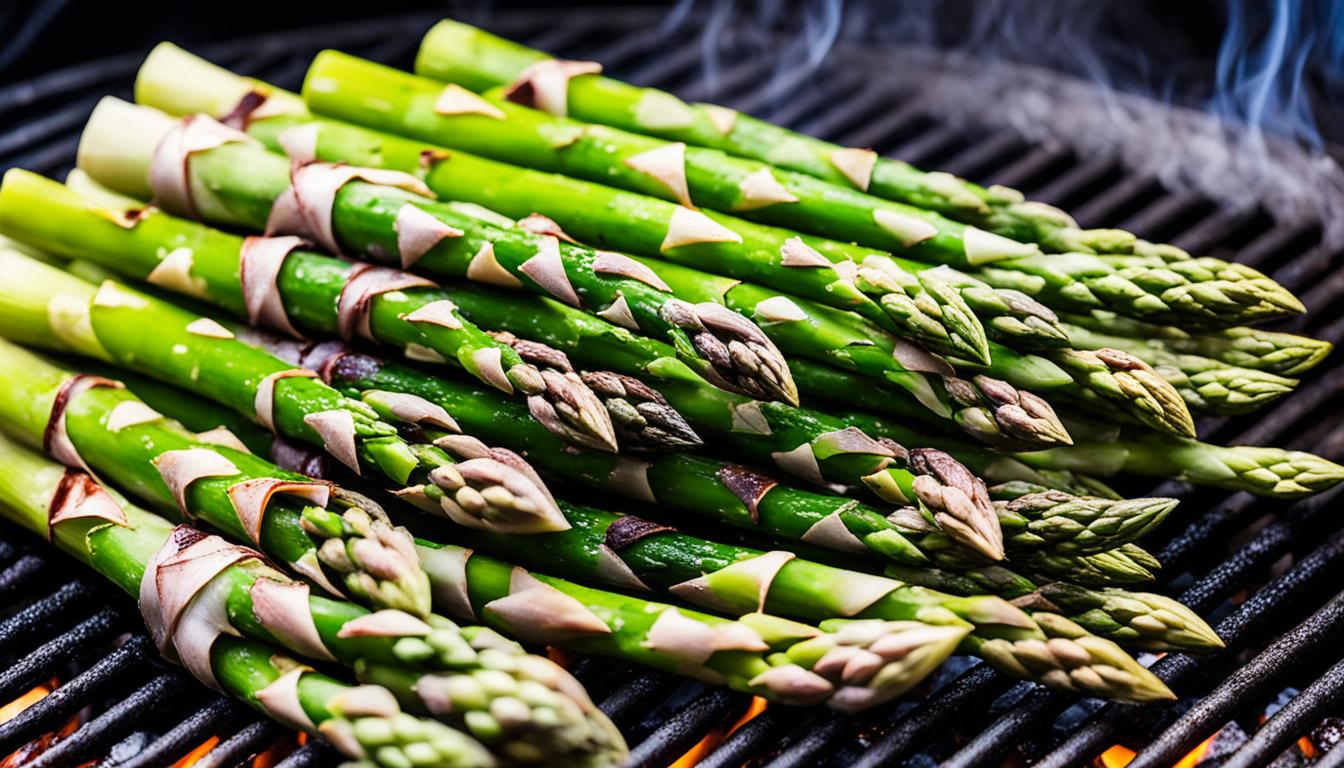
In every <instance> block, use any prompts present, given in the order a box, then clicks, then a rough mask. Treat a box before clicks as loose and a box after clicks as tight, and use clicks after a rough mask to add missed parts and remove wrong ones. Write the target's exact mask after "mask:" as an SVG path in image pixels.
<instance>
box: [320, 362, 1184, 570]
mask: <svg viewBox="0 0 1344 768" xmlns="http://www.w3.org/2000/svg"><path fill="white" fill-rule="evenodd" d="M294 354H295V355H296V356H295V357H294V358H293V360H295V361H301V362H302V363H303V364H304V365H307V366H309V367H311V368H314V369H316V370H319V371H321V372H322V374H323V376H324V377H326V379H327V380H328V382H329V383H331V384H332V385H333V386H336V387H337V388H339V389H340V390H341V391H343V392H346V393H347V394H349V395H351V396H359V395H360V394H361V393H370V392H372V393H377V392H380V391H393V392H405V393H408V394H414V395H416V396H418V397H422V398H424V399H426V400H428V401H430V402H432V403H435V404H437V405H440V406H442V407H443V408H444V409H445V410H447V411H448V412H449V413H451V414H452V415H453V417H454V418H455V419H457V420H458V421H459V423H461V424H463V425H464V428H465V429H467V430H468V431H470V432H472V433H473V434H477V435H482V436H485V437H488V438H489V439H491V440H495V441H500V442H502V443H503V444H506V445H508V446H510V447H512V448H514V449H516V450H519V451H524V452H526V453H527V454H528V455H530V456H532V457H534V458H533V461H534V463H535V464H536V465H537V466H538V467H539V468H541V469H542V470H543V471H545V472H548V473H550V474H552V475H555V476H557V477H564V478H569V479H573V480H578V481H580V482H583V483H585V484H588V485H592V486H595V487H600V488H607V489H611V490H615V491H617V492H619V493H624V494H626V495H631V496H633V497H634V498H641V499H643V500H645V501H648V500H650V499H652V500H654V501H656V502H657V503H659V504H661V505H664V506H668V507H671V508H675V509H682V510H685V511H687V512H691V513H694V514H712V515H713V516H715V517H717V518H718V519H720V520H722V521H724V522H728V523H730V524H734V525H739V526H742V527H746V528H748V529H755V530H759V531H761V532H766V533H768V534H769V535H771V536H772V537H775V538H777V539H794V540H799V541H803V542H807V543H811V544H817V545H820V546H822V547H829V548H836V549H840V550H841V551H857V552H860V553H862V552H865V551H866V552H870V553H876V554H879V555H882V556H884V557H887V558H889V559H892V560H895V561H897V562H904V563H910V564H922V563H925V562H927V561H928V560H930V559H932V560H934V561H947V560H946V558H948V557H951V558H953V559H952V560H951V561H950V562H963V561H964V560H965V559H966V557H967V556H968V554H969V555H970V556H971V558H972V559H973V560H975V561H976V562H979V560H978V558H979V557H980V556H979V555H978V554H976V553H973V552H971V553H968V552H967V550H965V549H964V548H962V547H961V546H960V545H958V544H956V543H954V542H952V541H948V542H946V543H941V542H939V543H936V542H935V541H934V537H935V536H936V535H937V534H938V531H937V529H936V528H934V527H933V526H931V525H929V524H928V523H927V522H926V521H924V520H923V518H922V517H920V518H919V522H918V523H917V524H916V525H914V526H908V527H907V528H906V529H904V530H903V529H902V528H901V525H902V524H905V523H906V522H907V521H905V520H903V519H897V518H896V517H892V518H890V519H889V518H887V517H884V516H883V514H882V513H881V512H879V511H878V510H876V509H873V508H871V507H869V506H867V505H864V504H862V503H860V502H858V501H854V500H847V499H841V498H837V497H834V496H828V495H821V494H816V493H810V492H807V491H803V490H800V489H797V488H792V487H789V486H786V485H781V484H779V483H777V482H776V481H775V480H774V479H773V478H771V477H769V476H768V475H766V474H764V473H761V472H758V471H756V470H751V469H748V468H746V467H741V466H738V465H734V464H731V463H728V462H720V461H712V460H709V459H703V458H700V457H694V456H667V457H656V458H654V459H652V460H650V461H647V462H644V464H645V465H646V466H645V467H644V468H643V470H642V471H643V473H644V478H645V479H646V480H647V485H643V484H638V485H636V484H628V483H623V482H620V481H621V480H622V479H623V473H621V472H620V471H619V468H620V467H621V466H622V465H623V464H625V465H626V466H628V463H624V462H621V461H620V460H612V459H611V458H610V457H607V456H604V455H601V454H597V453H591V452H587V453H577V452H573V451H571V452H565V453H562V452H561V451H559V450H558V447H559V446H558V445H557V441H556V440H555V439H554V438H553V437H552V436H550V435H548V434H546V433H545V432H544V431H542V430H540V429H536V428H532V429H526V430H520V429H518V428H517V427H516V426H514V425H516V423H517V421H516V418H515V413H516V411H517V410H518V409H517V407H516V406H514V405H513V404H512V403H509V402H507V401H506V400H503V399H502V398H498V397H493V396H490V395H488V394H487V393H485V392H482V391H481V390H480V389H479V388H477V387H471V386H469V385H466V384H460V383H457V382H454V381H451V380H448V379H444V378H441V377H438V378H436V377H431V376H427V375H425V374H423V373H420V372H418V371H416V370H414V369H412V368H409V367H406V366H402V365H398V364H396V363H393V362H387V361H383V360H379V359H378V358H376V357H373V356H371V355H367V354H364V353H360V352H356V351H353V350H349V349H343V348H338V347H335V346H332V345H318V346H315V347H311V348H309V349H307V350H296V351H295V352H294ZM366 397H367V395H366ZM646 493H648V494H651V496H649V495H645V494H646ZM1174 505H1175V503H1174V501H1172V500H1169V499H1144V500H1133V501H1126V502H1118V503H1117V502H1109V501H1106V500H1094V499H1078V498H1075V497H1071V496H1068V495H1066V494H1048V495H1044V496H1042V495H1040V494H1030V495H1028V497H1026V498H1019V499H1018V500H1015V501H1013V502H1011V503H1009V504H997V505H996V508H997V509H998V511H999V520H1000V522H1001V524H1002V523H1003V521H1005V519H1006V520H1007V521H1008V525H1009V526H1011V528H1012V532H1013V533H1012V536H1011V537H1008V538H1006V539H1005V545H1006V546H1007V547H1008V548H1009V549H1010V550H1011V549H1014V548H1017V547H1024V548H1037V547H1040V546H1052V547H1054V546H1058V547H1062V548H1063V549H1064V550H1071V551H1089V552H1091V551H1098V550H1102V549H1107V548H1110V547H1113V546H1117V545H1119V544H1121V543H1126V542H1129V541H1132V540H1134V539H1136V538H1138V537H1139V536H1141V535H1142V534H1143V533H1145V532H1147V531H1148V530H1150V529H1151V528H1152V527H1153V526H1155V525H1156V524H1157V522H1159V521H1160V520H1161V519H1162V518H1163V517H1165V516H1166V514H1167V513H1168V512H1170V510H1171V508H1172V507H1174ZM916 514H918V513H916ZM837 524H838V525H837ZM907 531H908V532H909V533H910V534H913V535H915V537H914V538H908V537H907V536H906V535H903V534H905V533H906V532H907ZM832 534H835V535H834V536H832ZM944 538H946V537H944ZM921 550H922V551H921ZM948 550H955V551H948Z"/></svg>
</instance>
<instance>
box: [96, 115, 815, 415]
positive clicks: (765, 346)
mask: <svg viewBox="0 0 1344 768" xmlns="http://www.w3.org/2000/svg"><path fill="white" fill-rule="evenodd" d="M198 120H207V122H206V123H204V124H201V123H198V122H197V121H198ZM146 125H148V127H146ZM220 130H227V129H222V128H221V127H219V126H218V124H213V127H212V124H211V123H209V122H208V119H207V118H195V117H190V118H185V119H184V120H183V121H181V122H180V123H179V122H177V121H173V120H171V119H168V118H166V117H165V116H163V115H162V114H161V113H157V112H155V111H153V110H151V109H149V108H147V107H138V108H137V107H131V106H130V105H127V104H125V103H124V102H117V101H114V100H111V101H105V102H104V103H103V104H102V105H100V107H99V108H98V109H97V110H96V111H95V114H94V115H93V116H92V117H91V118H90V121H89V124H88V127H87V130H86V131H85V133H84V137H83V139H82V141H81V143H80V163H81V167H84V168H87V169H92V173H93V176H94V177H95V178H96V179H97V180H99V181H101V182H105V183H108V184H109V185H111V186H113V187H114V188H116V189H117V190H118V191H120V192H124V193H129V194H131V195H135V196H138V197H149V196H150V194H151V193H157V194H158V195H159V196H163V190H162V189H157V190H156V189H154V188H153V183H152V182H153V180H154V178H155V176H154V174H155V173H156V171H155V170H154V168H156V167H158V166H156V165H155V163H156V162H157V161H155V160H154V157H155V154H156V152H157V151H158V149H157V148H158V147H159V146H160V144H161V142H162V141H163V140H164V137H168V136H172V135H176V134H175V133H174V132H175V131H177V132H181V135H183V136H187V135H194V134H197V133H200V134H204V135H208V134H209V133H211V132H218V131H220ZM236 137H238V138H239V141H235V142H229V143H225V144H222V145H220V146H217V147H214V148H211V149H204V150H199V151H196V152H192V153H189V154H188V155H186V156H185V157H184V158H183V159H182V160H181V162H182V163H184V165H185V167H186V170H185V171H184V173H185V174H186V177H187V178H188V179H189V181H188V184H189V185H191V184H195V185H206V186H208V187H209V188H210V189H211V190H212V191H211V193H210V199H213V200H214V201H215V203H214V204H213V205H204V204H200V205H195V204H193V205H186V204H178V205H175V206H169V207H170V208H171V209H172V212H174V213H178V214H187V215H191V216H194V217H196V218H201V219H205V220H209V221H214V222H217V223H223V224H227V225H236V226H242V227H251V228H254V229H265V230H266V231H267V233H268V234H280V235H298V236H303V237H307V238H309V239H312V240H315V241H317V242H318V243H319V244H321V245H323V246H324V247H326V248H327V249H328V250H330V251H333V252H338V253H339V252H342V251H347V250H348V251H352V252H355V253H362V254H366V255H381V256H383V257H384V258H385V259H386V258H388V257H393V260H394V261H396V260H399V261H400V265H401V266H403V267H406V266H410V265H411V264H415V265H417V266H418V267H419V268H421V269H422V270H423V271H427V272H430V273H432V274H435V275H440V276H451V277H455V278H469V279H475V280H480V281H483V282H490V283H495V284H505V285H512V286H518V287H523V286H530V287H531V289H532V290H535V291H538V292H540V293H542V294H545V295H551V296H555V297H556V298H558V299H560V300H563V301H565V302H567V303H570V304H573V305H575V306H583V307H585V308H587V309H589V310H591V311H594V312H598V311H601V312H606V313H609V315H611V316H614V317H619V318H620V319H621V320H622V322H623V323H625V324H627V325H631V326H633V327H634V328H635V330H638V331H641V332H643V333H645V334H647V335H653V336H656V337H658V338H662V339H664V340H666V341H668V342H669V343H671V344H673V346H674V347H675V348H676V349H677V350H678V354H680V355H681V356H682V357H683V358H684V359H685V360H686V361H687V362H688V364H690V365H691V366H692V367H694V368H695V369H697V370H698V371H700V372H701V374H702V375H704V376H705V377H706V378H708V379H710V380H712V381H714V382H716V383H718V384H719V385H720V386H724V387H727V388H732V389H735V390H738V391H743V392H746V393H748V394H752V395H755V396H759V397H766V398H770V399H782V400H785V401H786V402H795V401H796V400H797V393H796V391H795V390H794V388H793V384H792V380H791V379H790V378H789V374H788V365H787V363H785V361H784V359H783V357H782V356H781V355H780V354H779V352H778V350H776V349H774V347H773V346H772V345H771V344H770V342H769V341H768V339H767V338H766V337H765V336H764V334H762V333H761V332H760V330H759V329H757V328H756V327H755V326H754V325H752V324H751V323H750V322H749V321H745V320H741V319H738V318H736V317H734V316H732V315H730V314H728V313H725V312H723V311H722V310H721V309H719V308H718V307H715V306H703V305H698V306H692V305H688V304H686V303H684V302H679V301H676V300H674V299H672V298H671V297H670V296H669V295H668V293H667V291H665V290H663V287H662V286H660V285H658V284H657V282H656V280H650V279H649V278H648V277H647V275H645V274H642V273H640V272H639V271H638V270H637V269H636V268H634V267H633V265H631V264H630V262H629V261H628V260H626V259H623V258H622V257H621V256H620V255H617V254H614V253H605V252H598V251H594V250H591V249H587V248H582V247H580V246H577V245H573V244H569V243H562V242H560V240H559V239H558V238H556V237H553V236H548V235H540V234H533V233H531V232H528V231H526V230H523V229H516V230H512V231H502V230H501V229H500V228H499V227H498V226H497V225H495V224H493V223H491V221H490V220H489V218H490V217H489V216H486V217H482V216H473V215H469V214H467V213H461V212H459V211H457V210H455V209H454V208H452V207H449V206H446V205H442V204H438V203H435V202H434V201H433V200H431V199H429V198H428V197H426V196H425V195H426V194H428V193H429V191H428V189H426V188H423V184H422V183H421V182H419V181H418V180H416V179H415V178H414V177H412V176H410V175H404V176H399V177H393V178H391V179H388V178H385V176H386V174H383V175H377V174H378V172H377V171H363V172H354V171H352V172H350V173H349V174H347V175H345V176H341V177H340V179H339V180H337V181H333V180H332V174H340V173H342V169H340V168H335V167H332V166H325V165H320V166H310V167H296V168H295V169H294V171H293V173H292V174H291V168H290V163H289V162H288V161H287V160H285V159H284V158H282V157H280V156H279V155H276V154H273V153H270V152H267V151H266V149H265V148H264V147H262V146H260V145H259V144H257V143H256V142H255V141H252V140H251V139H250V138H248V137H247V136H246V135H245V134H236ZM184 140H185V139H184ZM137 164H138V165H139V166H140V167H141V168H142V169H143V173H142V174H140V175H139V176H138V177H137V176H136V174H135V172H134V171H135V169H134V166H136V165H137ZM240 169H246V173H245V174H243V173H240ZM100 174H101V175H102V177H101V178H99V175H100ZM291 176H292V183H291ZM365 178H367V179H368V181H367V182H366V181H363V180H362V179H365ZM396 178H402V179H403V180H404V181H405V184H404V185H403V186H405V187H409V189H404V188H398V187H397V186H393V184H394V183H396V182H395V179H396ZM369 182H378V183H369ZM422 193H423V194H422ZM192 199H193V200H194V199H195V198H192ZM319 220H320V221H319Z"/></svg>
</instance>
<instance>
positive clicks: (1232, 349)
mask: <svg viewBox="0 0 1344 768" xmlns="http://www.w3.org/2000/svg"><path fill="white" fill-rule="evenodd" d="M1067 321H1068V322H1069V324H1071V325H1073V326H1075V327H1079V326H1081V327H1083V328H1086V329H1088V330H1090V331H1095V332H1098V333H1106V334H1112V335H1116V336H1124V337H1128V338H1129V339H1131V343H1135V344H1138V343H1141V344H1143V346H1145V347H1149V348H1153V349H1157V350H1163V351H1166V352H1171V353H1175V354H1178V355H1198V356H1200V357H1206V358H1211V359H1213V360H1218V361H1220V362H1222V363H1226V364H1227V365H1230V366H1233V367H1236V368H1250V369H1252V370H1257V371H1264V372H1265V373H1275V374H1278V375H1280V376H1298V375H1300V374H1303V373H1306V372H1307V371H1309V370H1311V369H1312V368H1315V367H1316V365H1317V364H1318V363H1320V362H1321V361H1322V360H1324V359H1325V358H1326V356H1327V355H1329V354H1330V351H1331V349H1332V348H1333V345H1332V344H1330V342H1328V341H1321V340H1320V339H1313V338H1309V337H1306V336H1298V335H1296V334H1292V333H1276V332H1274V331H1264V330H1261V329H1259V328H1248V327H1246V326H1237V327H1233V328H1225V329H1223V330H1221V331H1206V332H1203V333H1191V332H1189V331H1187V330H1184V329H1181V328H1175V327H1172V326H1160V325H1150V324H1148V323H1143V322H1139V321H1136V320H1130V319H1128V318H1122V317H1116V316H1114V315H1112V314H1110V313H1102V312H1099V313H1087V314H1074V315H1069V316H1068V317H1067ZM1135 354H1138V353H1137V352H1136V353H1135Z"/></svg>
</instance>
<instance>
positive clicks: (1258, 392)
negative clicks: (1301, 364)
mask: <svg viewBox="0 0 1344 768" xmlns="http://www.w3.org/2000/svg"><path fill="white" fill-rule="evenodd" d="M1069 338H1070V339H1071V341H1072V343H1073V344H1074V345H1075V346H1076V347H1078V348H1079V349H1085V350H1095V349H1101V348H1110V349H1118V350H1122V351H1124V352H1126V353H1128V354H1131V355H1133V356H1134V357H1137V358H1139V359H1140V360H1143V361H1144V362H1146V363H1148V364H1149V365H1151V366H1152V367H1153V370H1154V371H1156V372H1157V374H1158V375H1159V376H1161V377H1162V378H1163V379H1165V380H1166V381H1167V382H1168V383H1170V384H1171V385H1172V386H1174V387H1176V390H1177V391H1178V392H1180V393H1181V397H1182V398H1183V399H1184V400H1185V402H1186V404H1187V405H1188V406H1189V407H1190V408H1191V409H1193V410H1195V411H1198V412H1201V413H1212V414H1218V415H1235V414H1241V413H1250V412H1251V411H1254V410H1257V409H1259V408H1263V407H1264V406H1266V405H1268V404H1269V403H1272V402H1274V401H1275V400H1278V399H1279V398H1281V397H1283V396H1285V395H1287V394H1288V393H1290V392H1292V391H1293V388H1294V387H1296V386H1297V380H1296V379H1289V378H1286V377H1284V376H1280V375H1279V374H1276V373H1268V372H1265V371H1259V370H1255V369H1253V368H1241V367H1237V366H1233V365H1228V364H1226V363H1223V362H1219V361H1217V360H1214V359H1211V358H1208V357H1202V356H1200V355H1192V354H1182V353H1178V352H1173V351H1171V350H1170V349H1167V348H1166V347H1165V346H1164V345H1163V344H1162V343H1161V342H1160V341H1157V340H1154V341H1152V342H1146V341H1143V340H1140V339H1134V338H1129V337H1126V336H1118V335H1115V334H1112V333H1105V332H1099V331H1094V330H1089V329H1087V328H1083V327H1080V326H1072V327H1070V329H1069Z"/></svg>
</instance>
